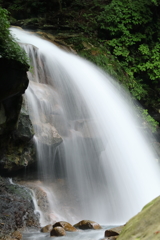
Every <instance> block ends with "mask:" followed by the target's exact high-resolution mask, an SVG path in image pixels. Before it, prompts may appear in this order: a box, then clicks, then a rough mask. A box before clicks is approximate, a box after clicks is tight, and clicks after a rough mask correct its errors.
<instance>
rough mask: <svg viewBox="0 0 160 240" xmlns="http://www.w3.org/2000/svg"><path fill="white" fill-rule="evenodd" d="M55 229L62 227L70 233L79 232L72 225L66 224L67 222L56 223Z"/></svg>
mask: <svg viewBox="0 0 160 240" xmlns="http://www.w3.org/2000/svg"><path fill="white" fill-rule="evenodd" d="M55 227H62V228H64V230H65V231H68V232H75V231H77V229H76V228H75V227H73V226H72V225H71V224H70V223H68V222H65V221H60V222H56V223H55V224H54V225H53V228H55Z"/></svg>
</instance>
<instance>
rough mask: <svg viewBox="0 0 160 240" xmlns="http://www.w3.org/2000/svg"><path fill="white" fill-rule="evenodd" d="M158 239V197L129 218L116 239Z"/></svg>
mask: <svg viewBox="0 0 160 240" xmlns="http://www.w3.org/2000/svg"><path fill="white" fill-rule="evenodd" d="M136 239H137V240H138V239H139V240H159V239H160V197H157V198H156V199H154V200H153V201H151V202H150V203H149V204H147V205H146V206H145V207H144V208H143V209H142V211H141V212H140V213H138V214H137V215H136V216H135V217H133V218H132V219H130V220H129V221H128V222H127V224H126V225H125V227H124V228H123V230H122V232H121V234H120V235H119V237H118V240H136Z"/></svg>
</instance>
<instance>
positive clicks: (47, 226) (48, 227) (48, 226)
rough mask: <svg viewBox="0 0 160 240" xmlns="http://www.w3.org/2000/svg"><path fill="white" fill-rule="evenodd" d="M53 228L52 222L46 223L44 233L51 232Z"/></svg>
mask: <svg viewBox="0 0 160 240" xmlns="http://www.w3.org/2000/svg"><path fill="white" fill-rule="evenodd" d="M51 230H52V225H51V224H49V225H46V226H44V227H42V228H41V232H43V233H47V232H50V231H51Z"/></svg>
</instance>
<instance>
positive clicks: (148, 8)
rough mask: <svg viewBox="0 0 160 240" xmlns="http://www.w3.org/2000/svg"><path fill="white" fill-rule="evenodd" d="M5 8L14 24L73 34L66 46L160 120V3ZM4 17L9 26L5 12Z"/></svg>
mask: <svg viewBox="0 0 160 240" xmlns="http://www.w3.org/2000/svg"><path fill="white" fill-rule="evenodd" d="M0 4H1V6H3V7H5V8H7V9H8V10H9V11H10V13H11V15H10V17H11V19H12V22H13V23H15V24H18V25H22V26H23V27H25V28H27V27H28V28H34V29H35V28H40V29H44V30H46V29H47V30H49V31H50V32H51V33H53V34H59V33H63V34H64V33H65V34H66V33H67V34H72V35H74V36H72V37H70V36H69V37H67V35H66V36H63V41H65V42H67V43H68V44H70V45H71V46H74V48H75V49H76V50H77V51H78V53H79V54H80V55H82V56H84V57H86V58H88V59H89V60H91V61H93V62H94V63H96V64H97V65H98V66H100V67H102V68H103V69H104V70H105V71H107V72H109V73H110V74H111V75H112V76H113V77H115V78H117V79H118V80H119V81H120V82H121V83H122V84H123V85H124V86H125V87H126V88H127V89H129V91H130V92H131V93H132V95H133V97H134V98H135V99H137V100H139V101H140V103H141V104H142V106H143V107H144V108H146V109H148V112H149V113H150V114H154V115H155V119H156V117H157V116H156V115H157V114H159V103H160V96H159V90H160V64H159V62H160V16H159V11H160V3H159V1H157V0H134V1H127V0H94V1H90V0H86V1H80V0H76V1H72V0H52V1H49V2H46V1H44V0H42V1H39V0H32V1H31V0H26V1H22V0H13V1H10V0H0ZM1 11H2V10H1ZM1 16H4V17H3V18H4V19H5V25H8V22H6V21H7V20H6V16H7V12H6V10H3V11H2V14H1ZM13 18H14V19H13ZM24 19H27V20H25V21H24ZM17 20H18V21H17ZM1 25H2V24H1ZM76 34H78V35H76ZM3 35H4V34H3ZM1 36H2V34H1ZM7 36H9V35H8V32H7ZM9 38H10V36H9ZM11 42H12V41H11ZM11 42H10V44H11ZM11 48H12V47H11ZM3 49H4V48H3ZM7 49H9V48H7ZM5 54H8V53H6V50H5ZM12 55H14V53H13V54H12ZM157 120H159V119H158V118H157ZM155 125H156V123H155Z"/></svg>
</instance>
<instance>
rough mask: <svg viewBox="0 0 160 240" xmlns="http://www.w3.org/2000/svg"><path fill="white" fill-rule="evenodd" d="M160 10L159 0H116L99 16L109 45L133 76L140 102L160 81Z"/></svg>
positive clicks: (132, 83)
mask: <svg viewBox="0 0 160 240" xmlns="http://www.w3.org/2000/svg"><path fill="white" fill-rule="evenodd" d="M159 11H160V7H159V1H155V0H134V1H133V0H130V1H128V0H112V1H111V3H110V4H108V5H106V6H102V11H101V12H100V14H99V16H98V17H97V21H98V23H99V28H100V33H101V36H102V38H103V39H104V44H105V46H106V47H107V46H108V47H109V49H110V51H111V53H112V54H113V55H114V56H116V57H117V59H118V61H119V62H120V64H121V66H122V68H123V69H124V71H125V72H126V74H127V75H128V76H129V77H130V80H131V81H130V83H129V84H128V85H127V87H128V88H129V90H130V91H131V93H132V94H133V96H134V97H135V98H137V99H138V100H140V99H142V100H143V99H145V98H146V96H147V94H148V93H149V92H150V88H154V89H156V88H157V84H158V82H159V81H160V17H159V14H158V12H159Z"/></svg>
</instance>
